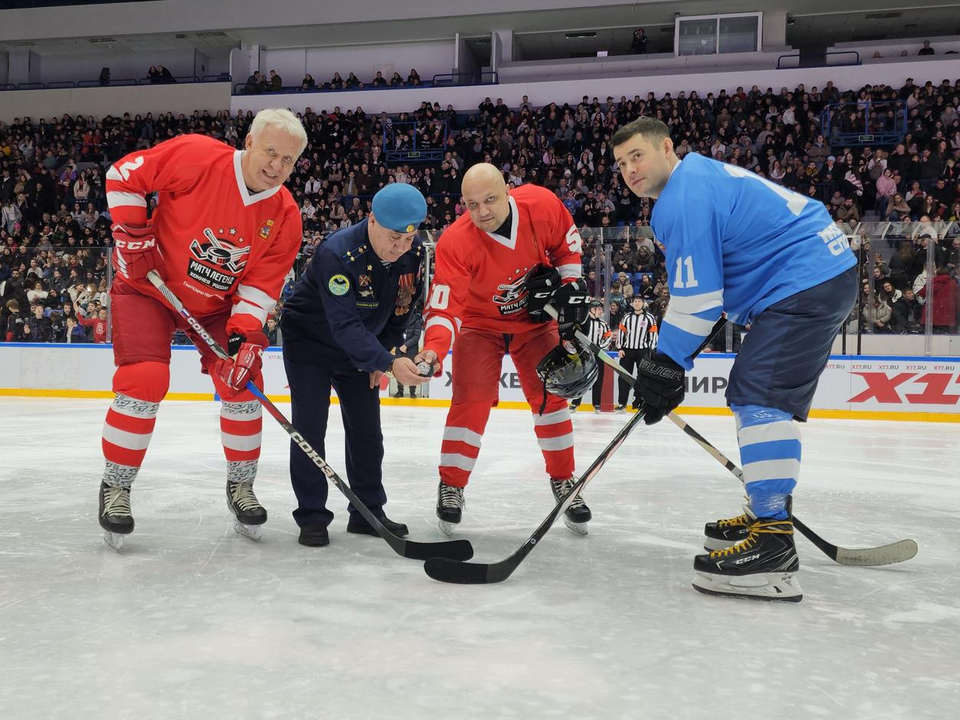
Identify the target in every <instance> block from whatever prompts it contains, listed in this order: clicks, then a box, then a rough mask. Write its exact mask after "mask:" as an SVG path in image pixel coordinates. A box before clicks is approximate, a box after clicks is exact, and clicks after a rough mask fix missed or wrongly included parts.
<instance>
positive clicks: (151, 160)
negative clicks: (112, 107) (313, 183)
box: [99, 110, 307, 549]
mask: <svg viewBox="0 0 960 720" xmlns="http://www.w3.org/2000/svg"><path fill="white" fill-rule="evenodd" d="M306 144H307V136H306V133H305V132H304V129H303V126H302V124H301V123H300V121H299V120H298V119H297V118H296V116H294V115H293V114H292V113H291V112H290V111H289V110H261V111H260V112H259V113H257V116H256V117H255V118H254V120H253V123H252V124H251V126H250V130H249V133H248V134H247V137H246V140H245V142H244V149H243V150H237V149H235V148H233V147H231V146H229V145H226V144H224V143H221V142H219V141H218V140H214V139H213V138H210V137H206V136H203V135H183V136H181V137H177V138H173V139H171V140H167V141H166V142H162V143H160V144H159V145H156V146H155V147H153V148H151V149H149V150H144V151H137V152H134V153H131V154H130V155H127V156H126V157H123V158H121V159H120V160H118V161H117V162H116V163H115V164H114V165H113V166H111V168H110V169H109V170H108V171H107V175H106V191H107V204H108V205H109V207H110V213H111V218H112V221H113V225H112V229H113V240H114V251H113V254H112V260H113V266H114V269H115V270H116V273H117V274H116V278H115V280H114V283H113V286H112V287H111V288H110V302H111V307H112V311H113V318H112V320H113V323H112V324H113V354H114V362H115V364H116V365H117V370H116V372H115V373H114V376H113V390H114V392H115V393H116V397H115V399H114V401H113V404H112V405H111V407H110V409H109V411H108V412H107V419H106V423H105V424H104V427H103V455H104V458H105V460H106V469H105V471H104V474H103V478H102V480H101V482H100V513H99V518H100V525H101V526H102V527H103V529H104V530H105V531H106V535H105V540H106V541H107V543H108V544H110V545H111V547H114V548H115V549H119V548H120V547H121V546H122V544H123V537H124V536H125V535H127V534H129V533H131V532H133V526H134V522H133V515H132V514H131V510H130V486H131V484H132V483H133V480H134V479H135V478H136V476H137V473H138V472H139V470H140V465H141V463H142V462H143V458H144V455H145V454H146V451H147V446H148V445H149V443H150V436H151V435H152V433H153V427H154V424H155V423H156V415H157V410H158V408H159V406H160V401H161V400H163V398H164V395H166V392H167V388H168V387H169V384H170V339H171V336H172V335H173V333H174V331H175V330H176V329H178V328H179V329H182V330H184V331H185V332H186V333H187V334H188V335H189V336H190V337H191V339H192V340H194V342H195V344H196V345H197V348H198V349H199V350H200V353H201V356H202V357H201V367H202V371H203V372H204V373H205V374H209V375H210V376H211V379H212V380H213V384H214V386H215V388H216V390H217V393H218V394H219V395H220V398H221V400H222V401H223V403H222V405H221V410H220V430H221V438H222V441H223V450H224V454H225V455H226V459H227V505H228V507H229V509H230V511H231V512H232V513H233V514H234V516H235V518H236V520H235V528H236V530H237V532H239V533H240V534H242V535H245V536H247V537H250V538H252V539H258V538H259V532H260V529H259V526H260V525H262V524H263V523H264V522H266V520H267V512H266V510H264V509H263V507H262V506H261V505H260V503H259V502H258V500H257V498H256V496H255V495H254V493H253V481H254V478H255V477H256V473H257V462H258V459H259V457H260V430H261V425H262V417H261V408H260V404H259V402H258V401H257V400H256V399H255V398H254V396H253V395H252V394H251V393H250V392H248V391H246V390H245V388H246V385H247V382H248V381H251V380H252V381H253V382H254V383H256V384H257V385H262V379H261V362H262V361H261V355H262V353H263V349H264V348H265V347H266V346H267V345H268V341H267V338H266V336H265V335H264V333H263V326H264V323H265V322H266V320H267V315H268V314H269V313H270V312H271V311H272V310H273V307H274V305H275V304H276V302H277V297H278V296H279V294H280V290H281V288H282V286H283V281H284V277H285V276H286V274H287V272H288V271H289V270H290V267H291V266H292V265H293V261H294V258H295V257H296V254H297V251H298V250H299V248H300V239H301V236H302V234H303V231H302V226H301V221H300V211H299V209H298V207H297V203H296V202H295V201H294V199H293V196H292V195H291V194H290V192H289V191H288V190H287V189H286V188H285V187H283V183H284V182H286V180H287V178H288V177H290V173H291V172H292V171H293V168H294V164H295V163H296V161H297V158H298V157H300V154H301V153H302V152H303V149H304V148H305V147H306ZM152 193H157V196H158V203H157V208H156V209H155V210H154V212H153V214H152V217H150V218H149V219H148V217H147V200H146V196H147V195H150V194H152ZM151 271H156V272H157V273H158V274H159V275H160V276H161V277H162V278H163V279H164V280H165V281H166V283H167V285H169V286H170V287H171V288H172V289H173V290H174V292H175V293H177V295H179V297H180V299H181V301H182V302H183V304H184V306H185V307H186V308H187V309H188V310H189V311H190V312H191V313H192V314H193V315H194V316H195V317H196V318H197V320H198V321H199V322H200V323H201V324H202V325H203V327H204V328H205V329H206V330H207V332H209V333H210V335H211V336H213V338H215V339H216V340H217V342H218V343H220V345H221V346H223V347H226V348H228V352H229V354H230V356H231V359H230V360H220V359H218V358H217V357H216V356H215V355H214V354H213V353H212V351H211V350H210V349H209V348H208V346H207V345H206V343H204V342H203V341H201V340H200V339H199V338H198V337H196V335H195V334H194V332H193V330H191V329H190V328H189V327H187V326H186V324H185V323H184V321H183V319H182V318H181V317H180V315H178V314H177V313H176V312H174V311H173V310H172V309H171V308H170V307H169V306H168V305H167V303H166V302H165V301H164V299H163V297H162V296H161V295H160V294H159V292H158V291H157V290H156V289H155V288H154V286H153V285H152V283H151V282H150V281H149V280H148V279H147V274H148V273H150V272H151Z"/></svg>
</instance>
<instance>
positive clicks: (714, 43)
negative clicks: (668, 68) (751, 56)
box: [674, 13, 763, 56]
mask: <svg viewBox="0 0 960 720" xmlns="http://www.w3.org/2000/svg"><path fill="white" fill-rule="evenodd" d="M762 15H763V13H728V14H723V15H691V16H687V17H678V18H677V19H676V32H675V33H674V38H675V46H674V52H675V53H676V54H677V55H678V56H682V55H715V54H717V53H735V52H759V51H760V42H761V27H762V22H763V20H762Z"/></svg>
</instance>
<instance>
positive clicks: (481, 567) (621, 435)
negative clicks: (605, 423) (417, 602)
mask: <svg viewBox="0 0 960 720" xmlns="http://www.w3.org/2000/svg"><path fill="white" fill-rule="evenodd" d="M642 420H643V411H642V410H640V411H638V412H637V413H636V414H635V415H634V416H633V417H632V418H630V420H629V421H628V422H627V424H626V425H624V426H623V428H621V429H620V432H618V433H617V434H616V436H615V437H614V438H613V440H611V441H610V444H609V445H607V447H606V448H605V449H604V450H603V452H602V453H600V455H599V456H598V457H597V459H596V460H594V461H593V463H592V464H591V465H590V467H589V468H587V471H586V472H585V473H584V474H583V476H582V477H581V478H580V480H578V481H577V483H576V485H574V486H573V489H572V490H571V491H570V493H569V494H568V495H567V496H566V497H565V498H564V499H563V500H561V501H560V502H559V503H557V505H556V506H555V507H554V508H553V510H551V511H550V514H549V515H547V517H545V518H544V519H543V522H541V523H540V525H539V526H538V527H537V529H536V530H534V531H533V534H532V535H531V536H530V537H528V538H527V540H526V542H524V543H523V545H521V546H520V547H519V548H517V550H516V551H515V552H514V553H513V555H511V556H510V557H508V558H506V559H505V560H501V561H500V562H496V563H491V564H487V563H467V562H451V561H449V560H445V559H443V558H430V559H429V560H427V561H426V562H425V563H424V564H423V570H424V572H426V573H427V575H429V576H430V577H431V578H433V579H434V580H439V581H440V582H446V583H457V584H460V585H489V584H492V583H498V582H503V581H504V580H506V579H507V578H508V577H510V576H511V575H512V574H513V571H514V570H516V569H517V567H519V565H520V563H522V562H523V560H524V558H526V557H527V555H529V554H530V553H531V552H533V549H534V548H535V547H536V546H537V544H538V543H539V542H540V541H541V540H542V539H543V537H544V536H545V535H546V534H547V532H548V531H549V530H550V528H551V527H552V526H553V523H554V522H556V520H557V518H558V517H560V516H561V515H562V514H563V513H564V512H566V510H567V508H568V507H570V505H571V503H573V501H574V499H575V498H576V497H577V495H579V494H580V491H581V490H583V488H584V487H585V486H586V485H587V484H588V483H589V482H590V481H591V480H593V478H594V476H596V474H597V473H598V472H600V468H602V467H603V465H604V463H606V462H607V460H609V459H610V458H611V457H612V456H613V454H614V453H615V452H616V451H617V450H618V449H619V448H620V446H621V445H623V442H624V440H626V439H627V436H628V435H629V434H630V433H631V431H632V430H633V429H634V428H635V427H636V426H637V425H639V424H640V422H641V421H642Z"/></svg>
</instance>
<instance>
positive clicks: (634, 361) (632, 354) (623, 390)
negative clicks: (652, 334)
mask: <svg viewBox="0 0 960 720" xmlns="http://www.w3.org/2000/svg"><path fill="white" fill-rule="evenodd" d="M642 352H643V350H632V349H630V348H624V351H623V357H622V358H620V364H621V365H623V369H624V370H626V371H627V372H628V373H630V374H631V375H635V374H636V373H634V370H635V369H636V367H637V365H638V364H639V363H640V354H641V353H642ZM619 386H620V392H619V393H618V394H617V404H618V405H627V404H629V402H630V391H631V390H633V385H631V384H630V383H629V382H627V381H626V380H624V379H623V378H620V381H619Z"/></svg>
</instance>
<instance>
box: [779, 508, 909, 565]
mask: <svg viewBox="0 0 960 720" xmlns="http://www.w3.org/2000/svg"><path fill="white" fill-rule="evenodd" d="M793 524H794V526H796V528H797V530H799V531H800V532H801V533H802V534H803V536H804V537H805V538H807V540H809V541H810V542H812V543H813V544H814V545H816V546H817V547H818V548H819V549H820V550H821V551H822V552H823V554H824V555H826V556H827V557H828V558H830V559H831V560H833V561H834V562H835V563H838V564H840V565H849V566H852V567H877V566H880V565H894V564H896V563H901V562H905V561H907V560H910V559H912V558H914V557H916V555H917V552H918V550H919V548H918V547H917V542H916V540H909V539H908V540H898V541H897V542H895V543H891V544H889V545H881V546H879V547H870V548H845V547H839V546H837V545H834V544H833V543H831V542H827V541H826V540H824V539H823V538H822V537H820V536H819V535H817V534H816V533H815V532H814V531H813V530H811V529H810V528H808V527H807V526H806V525H805V524H804V523H803V522H802V521H801V520H800V519H799V518H798V517H796V516H794V518H793Z"/></svg>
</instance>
